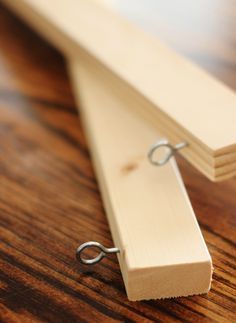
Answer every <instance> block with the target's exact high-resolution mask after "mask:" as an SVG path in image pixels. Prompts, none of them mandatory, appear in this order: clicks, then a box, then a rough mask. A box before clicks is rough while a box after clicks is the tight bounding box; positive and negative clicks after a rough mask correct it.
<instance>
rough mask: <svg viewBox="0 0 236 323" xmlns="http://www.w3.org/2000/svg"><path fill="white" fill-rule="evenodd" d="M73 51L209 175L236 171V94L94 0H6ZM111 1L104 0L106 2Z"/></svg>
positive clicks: (220, 177) (68, 51)
mask: <svg viewBox="0 0 236 323" xmlns="http://www.w3.org/2000/svg"><path fill="white" fill-rule="evenodd" d="M3 2H5V3H6V4H7V5H8V6H10V7H11V8H12V9H14V10H15V11H17V13H19V14H20V15H21V16H22V17H24V18H25V19H26V20H27V21H28V22H30V24H31V25H32V26H34V27H35V28H36V29H37V30H39V31H40V32H41V33H43V34H44V35H45V36H46V37H47V38H48V39H49V40H50V41H52V42H53V43H54V45H56V46H57V47H58V48H60V49H61V50H62V51H63V52H64V53H65V54H66V55H69V56H71V55H73V56H76V57H77V58H78V57H80V58H81V57H83V58H84V59H86V60H90V64H93V65H94V66H96V68H99V69H100V73H102V74H103V76H104V78H106V79H109V82H110V83H112V84H113V87H114V88H116V89H117V91H119V92H120V93H122V95H126V96H129V97H130V98H131V100H132V101H133V103H134V104H133V108H134V109H137V110H139V111H140V112H141V113H142V115H143V116H144V117H145V118H147V119H148V120H149V121H150V122H152V123H153V124H154V125H155V126H156V127H157V129H158V131H159V132H160V133H161V135H164V136H165V137H167V139H168V140H169V141H170V142H171V143H173V144H175V143H177V142H179V141H181V142H182V141H183V142H187V143H188V146H187V147H186V148H185V149H183V150H182V151H181V153H182V154H183V156H184V157H186V158H187V159H188V160H189V161H190V162H191V163H192V164H193V165H194V166H195V167H196V168H197V169H199V170H200V171H201V172H203V173H204V174H205V175H206V176H207V177H208V178H209V179H211V180H213V181H219V180H223V179H226V178H230V177H232V176H234V175H235V173H236V131H235V123H236V109H235V106H236V95H235V93H234V92H233V91H232V90H230V89H229V88H227V87H226V86H225V85H223V84H222V83H220V82H219V81H217V80H216V79H214V78H213V77H211V76H210V75H208V74H207V73H206V72H204V71H203V70H201V69H200V68H198V67H197V66H195V65H193V64H192V63H190V62H189V61H187V60H186V59H184V58H182V57H180V56H179V55H178V54H176V53H175V52H173V51H172V50H170V49H168V48H166V47H165V46H164V45H163V44H161V43H160V42H159V41H158V40H157V38H156V37H152V36H150V35H148V34H146V33H144V32H143V31H142V30H141V29H139V28H138V27H137V26H136V25H133V24H131V23H129V22H128V21H126V20H125V19H123V18H122V17H121V16H119V15H117V14H116V13H115V12H112V10H111V9H110V8H107V7H105V6H104V5H102V4H101V3H100V2H101V1H92V0H88V1H85V0H68V1H65V0H51V1H48V0H40V1H37V0H3ZM102 2H103V1H102Z"/></svg>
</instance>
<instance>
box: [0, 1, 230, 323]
mask: <svg viewBox="0 0 236 323" xmlns="http://www.w3.org/2000/svg"><path fill="white" fill-rule="evenodd" d="M179 2H180V1H177V3H178V4H179ZM177 3H176V6H177ZM182 3H184V2H183V1H182ZM161 6H162V5H161V2H160V13H159V14H160V16H161V15H162V11H161V8H162V7H161ZM200 6H202V7H201V8H200ZM203 8H204V10H205V11H204V15H203V16H202V15H200V16H198V15H197V13H199V12H201V11H200V9H201V10H203ZM174 9H175V7H173V8H172V10H171V12H170V14H169V15H167V16H168V17H167V16H165V15H163V16H162V19H163V21H166V23H168V24H167V25H168V27H169V29H166V30H168V32H163V38H165V39H166V40H167V41H168V42H169V43H171V45H172V46H174V47H175V48H176V49H177V50H179V51H180V52H182V53H183V54H184V55H186V56H188V57H190V58H191V59H193V60H194V61H196V62H197V63H199V64H200V65H202V66H203V67H205V68H206V69H207V70H208V71H209V72H211V73H213V74H214V75H216V76H217V77H219V78H220V79H222V80H223V81H224V82H225V83H227V84H228V85H229V86H231V87H232V88H234V89H236V42H235V41H236V37H235V36H236V7H235V5H234V2H233V1H231V0H226V1H220V0H219V1H210V0H209V1H208V0H207V1H205V2H204V1H199V2H198V9H197V10H196V8H193V9H194V10H195V13H196V16H194V17H195V18H196V19H195V20H194V19H193V17H192V15H193V14H194V10H193V12H192V13H191V12H190V13H191V14H188V12H187V13H184V9H183V8H182V11H181V10H179V9H178V8H177V9H178V10H176V11H174ZM163 10H164V9H163ZM179 11H181V15H180V14H178V12H179ZM212 21H213V22H212ZM180 22H181V23H180ZM163 26H164V25H163ZM198 27H199V28H198ZM183 30H185V33H183V32H181V31H183ZM161 32H162V28H160V33H161ZM225 131H227V129H225ZM178 164H179V166H180V170H181V173H182V176H183V179H184V182H185V184H186V187H187V191H188V194H189V196H190V199H191V202H192V205H193V208H194V210H195V213H196V215H197V218H198V221H199V224H200V226H201V229H202V232H203V235H204V237H205V239H206V242H207V245H208V248H209V250H210V253H211V255H212V258H213V263H214V275H213V282H212V289H211V291H210V292H209V294H208V295H202V296H194V297H189V298H178V299H169V300H158V301H143V302H129V301H128V300H127V297H126V294H125V289H124V285H123V281H122V277H121V273H120V269H119V265H118V261H117V259H116V256H112V257H110V258H108V259H104V261H103V262H102V263H100V264H99V265H97V266H95V267H92V268H91V267H83V266H81V265H79V264H78V263H77V261H76V259H75V250H76V248H77V246H78V244H80V243H82V242H84V241H88V240H98V241H100V242H101V243H103V244H104V245H106V246H112V245H113V243H112V238H111V234H110V230H109V227H108V223H107V220H106V217H105V213H104V209H103V205H102V201H101V197H100V193H99V188H98V185H97V182H96V178H95V176H94V172H93V167H92V165H91V160H90V156H89V150H88V147H87V143H86V139H85V137H84V133H83V129H82V127H81V123H80V117H78V114H77V109H76V106H75V102H74V98H73V94H72V90H71V86H70V82H69V79H68V75H67V72H66V66H65V62H64V59H63V57H62V56H61V55H60V54H59V53H58V52H57V51H56V50H55V49H53V48H52V47H51V46H50V45H49V44H47V43H46V42H45V41H44V40H42V39H41V38H40V37H39V36H37V35H36V34H35V33H34V32H33V31H31V30H30V29H29V28H28V27H27V26H26V25H24V24H23V23H22V22H21V21H20V20H18V19H17V18H16V17H15V16H14V15H12V14H11V13H10V12H9V11H7V10H6V9H5V8H4V7H3V6H0V298H1V302H0V320H1V322H53V323H54V322H113V321H119V322H175V321H193V322H213V321H218V322H234V321H236V316H235V294H236V293H235V283H236V281H235V259H236V254H235V212H236V179H231V180H228V181H225V182H222V183H217V184H215V183H211V182H210V181H209V180H207V179H206V178H205V177H204V176H203V175H201V174H200V173H199V172H197V171H196V170H195V169H194V168H193V167H192V166H191V165H189V164H188V163H187V162H186V161H185V160H184V159H182V158H181V157H178Z"/></svg>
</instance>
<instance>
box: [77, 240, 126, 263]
mask: <svg viewBox="0 0 236 323" xmlns="http://www.w3.org/2000/svg"><path fill="white" fill-rule="evenodd" d="M87 248H97V249H99V250H101V252H100V253H99V255H98V256H97V257H95V258H92V259H85V258H83V257H82V256H81V254H82V252H83V251H84V249H87ZM119 252H120V250H119V249H118V248H106V247H104V246H103V245H102V244H101V243H99V242H96V241H88V242H85V243H83V244H81V245H80V246H79V247H78V248H77V250H76V258H77V260H78V261H79V262H81V263H82V264H84V265H95V264H97V263H98V262H100V261H101V260H102V259H103V258H104V257H106V255H107V254H110V253H119Z"/></svg>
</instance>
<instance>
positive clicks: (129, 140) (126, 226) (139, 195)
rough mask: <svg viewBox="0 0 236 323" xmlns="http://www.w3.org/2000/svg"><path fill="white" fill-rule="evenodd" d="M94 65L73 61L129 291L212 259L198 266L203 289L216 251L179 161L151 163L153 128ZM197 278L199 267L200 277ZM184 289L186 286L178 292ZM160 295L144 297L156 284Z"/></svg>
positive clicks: (185, 283) (133, 294)
mask: <svg viewBox="0 0 236 323" xmlns="http://www.w3.org/2000/svg"><path fill="white" fill-rule="evenodd" d="M80 63H81V62H80ZM89 70H90V69H89V66H86V65H84V66H82V65H81V64H80V65H79V64H78V63H75V62H74V63H71V73H72V74H73V83H74V89H75V92H78V91H80V97H81V99H82V101H81V102H82V106H81V109H80V111H81V114H82V115H83V119H84V125H85V129H86V132H87V136H88V140H89V142H90V147H91V153H92V156H93V161H94V164H95V168H96V173H97V176H98V179H99V183H100V187H101V191H102V195H103V200H104V202H105V206H106V211H107V216H108V221H109V224H110V228H111V231H112V236H113V239H114V242H115V245H116V246H118V247H119V248H120V249H121V252H120V255H119V256H118V258H119V262H120V266H121V271H122V275H123V278H124V282H125V285H126V289H127V293H128V295H129V298H130V299H134V298H136V297H137V299H139V297H144V295H146V294H145V293H147V294H148V291H149V290H150V288H149V287H147V290H146V291H144V290H145V286H150V285H151V284H150V282H151V281H152V282H153V281H155V284H156V286H158V284H159V283H158V277H160V275H159V274H160V273H161V272H162V270H164V271H165V269H167V270H169V268H170V267H174V268H175V267H178V268H181V270H180V272H182V273H183V272H185V271H187V268H188V267H189V265H191V264H193V265H194V264H196V266H198V263H207V264H208V265H207V266H205V265H204V266H203V267H202V269H201V270H199V273H200V275H202V276H201V279H202V277H205V282H206V281H207V282H208V285H207V287H206V285H204V288H202V287H201V288H202V289H201V292H202V293H203V292H205V291H206V290H207V288H209V284H210V277H211V274H210V275H209V272H210V273H211V258H210V255H209V253H208V251H207V248H206V245H205V242H204V240H203V238H202V235H201V232H200V230H199V227H198V224H197V221H196V218H195V216H194V214H193V211H192V208H191V205H190V202H189V200H188V197H187V194H186V191H185V188H184V186H183V183H182V180H181V177H180V174H179V172H178V169H177V166H176V164H175V162H174V161H172V162H171V163H170V164H168V165H166V167H165V168H163V169H162V170H161V171H160V169H159V171H158V170H156V169H155V168H153V167H152V166H151V165H149V163H148V162H147V158H146V147H147V145H148V144H149V142H151V139H152V138H154V137H156V136H157V133H156V130H154V128H152V127H150V126H149V124H147V123H145V121H144V120H142V119H140V118H139V117H138V116H137V115H136V114H133V113H132V112H131V111H130V110H129V109H126V104H127V103H126V102H125V101H124V100H123V99H122V98H117V97H116V96H115V95H114V94H113V93H112V89H110V88H109V84H106V85H107V86H105V84H104V82H101V81H100V78H99V75H96V74H95V73H94V71H90V72H89ZM183 227H185V228H186V230H185V232H184V234H183V232H182V231H181V230H182V228H183ZM179 266H182V267H179ZM206 268H207V270H206ZM140 272H142V273H143V276H142V275H141V277H140V281H141V282H144V284H143V296H140V295H141V294H140V291H138V290H139V288H141V287H137V286H140V284H139V285H138V284H136V283H135V279H136V278H135V277H137V273H140ZM148 273H151V274H148ZM192 273H194V271H193V272H192ZM189 275H191V271H190V272H189ZM142 277H144V279H143V280H142ZM192 277H194V274H193V276H192ZM199 277H200V276H198V278H199ZM162 278H164V274H163V276H162ZM182 278H183V275H182ZM198 278H197V275H196V276H195V279H196V280H195V281H197V279H198ZM155 279H156V280H155ZM180 279H181V274H180V276H179V278H177V279H176V280H175V278H173V281H171V284H170V286H171V285H172V284H173V282H176V284H177V285H178V284H179V282H178V281H179V280H180ZM199 279H200V278H199ZM148 281H149V285H148ZM182 283H183V286H185V287H184V288H186V290H188V288H189V290H188V294H189V295H190V294H191V293H195V292H196V290H193V286H192V285H189V284H188V283H187V280H186V281H185V282H184V281H183V282H182ZM134 285H135V286H136V287H137V290H136V287H134ZM177 285H176V286H177ZM200 286H202V285H201V284H200ZM132 288H133V289H134V292H133V291H132ZM176 288H177V287H176ZM160 290H161V289H160ZM176 290H177V289H174V290H173V294H174V293H176ZM162 292H163V297H167V296H166V295H167V294H166V293H164V291H163V290H162ZM184 293H185V291H184ZM180 294H181V289H180V290H179V293H178V295H176V296H180ZM135 295H136V296H135ZM150 295H151V294H150ZM152 295H154V294H152ZM155 295H156V296H150V297H148V296H147V295H146V296H145V297H144V298H145V299H147V298H152V297H153V298H157V297H158V298H159V297H161V296H160V294H158V293H157V292H156V294H155ZM184 295H186V293H185V294H184ZM171 296H173V295H170V294H169V296H168V297H171Z"/></svg>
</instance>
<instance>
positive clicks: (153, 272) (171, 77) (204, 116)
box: [3, 0, 236, 300]
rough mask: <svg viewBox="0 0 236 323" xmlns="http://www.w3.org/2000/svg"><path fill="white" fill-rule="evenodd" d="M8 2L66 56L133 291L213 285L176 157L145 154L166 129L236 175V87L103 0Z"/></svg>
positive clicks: (138, 295)
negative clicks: (164, 160) (163, 160)
mask: <svg viewBox="0 0 236 323" xmlns="http://www.w3.org/2000/svg"><path fill="white" fill-rule="evenodd" d="M3 2H4V3H6V4H7V5H8V6H9V7H10V8H12V9H13V10H14V11H15V12H17V13H18V14H20V15H21V16H22V17H23V18H24V19H25V20H26V21H27V22H29V23H30V25H32V26H33V27H34V28H36V30H37V31H39V32H40V33H41V34H42V35H44V36H45V37H46V38H47V39H49V40H50V41H52V42H53V44H55V45H56V46H57V47H58V48H59V49H61V50H62V51H63V52H64V53H65V54H66V55H67V58H68V61H69V65H70V71H71V74H72V79H73V84H74V89H75V93H76V94H77V95H80V97H81V102H82V104H81V106H80V111H81V114H82V117H83V120H84V127H85V130H86V133H87V136H88V140H89V143H90V146H91V153H92V156H93V160H94V164H95V168H96V172H97V176H98V179H99V184H100V187H101V191H102V195H103V199H104V203H105V207H106V211H107V215H108V220H109V224H110V227H111V231H112V235H113V239H114V243H115V246H116V247H118V248H119V249H120V254H119V255H118V259H119V263H120V267H121V271H122V275H123V278H124V282H125V285H126V290H127V294H128V297H129V298H130V299H132V300H140V299H150V298H164V297H174V296H186V295H192V294H199V293H204V292H206V291H207V290H208V289H209V287H210V282H211V275H212V264H211V258H210V255H209V253H208V251H207V248H206V245H205V243H204V240H203V238H202V235H201V232H200V230H199V227H198V224H197V221H196V218H195V216H194V213H193V211H192V208H191V205H190V202H189V199H188V197H187V194H186V191H185V188H184V185H183V183H182V180H181V177H180V174H179V172H178V169H177V166H176V164H175V161H174V159H172V160H170V162H169V163H168V164H167V165H165V166H163V167H161V168H155V167H153V166H152V165H150V163H148V160H147V157H146V154H147V150H148V148H149V145H150V144H152V143H153V142H154V141H155V140H156V139H157V138H158V137H159V138H160V135H159V134H161V135H162V136H163V135H165V137H167V138H168V140H169V141H170V142H171V143H173V144H176V143H178V142H187V143H188V146H187V147H186V148H184V149H183V150H182V154H183V155H184V156H185V157H186V158H187V159H188V160H189V161H190V162H191V163H192V164H193V165H194V166H195V167H197V168H198V169H199V170H200V171H202V172H203V173H204V174H206V176H208V177H209V178H210V179H212V180H221V179H223V178H228V177H231V176H233V175H234V173H235V172H236V162H235V160H234V159H235V158H236V132H235V130H234V125H235V121H236V111H235V107H236V96H235V94H234V93H233V92H232V91H231V90H230V89H228V88H226V87H225V86H224V85H223V84H221V83H219V82H218V81H216V80H215V79H213V78H212V77H211V76H209V75H208V74H207V73H205V72H204V71H202V70H200V69H199V68H198V67H196V66H194V65H193V64H191V63H190V62H188V61H186V60H185V59H183V58H182V57H180V56H178V55H177V54H176V53H174V52H172V51H171V50H170V49H168V48H166V47H165V46H163V45H162V44H160V43H159V42H158V40H157V39H156V38H154V37H151V36H149V35H147V34H145V33H144V32H142V31H141V30H140V29H139V28H138V27H137V26H135V25H132V24H131V23H129V22H128V21H126V20H124V19H123V18H122V17H120V16H119V15H117V14H116V13H115V12H113V11H112V10H111V9H109V8H107V7H105V6H103V5H102V4H101V3H99V1H95V0H50V1H48V0H40V1H37V0H4V1H3ZM157 130H158V132H157ZM183 228H184V230H183Z"/></svg>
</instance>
